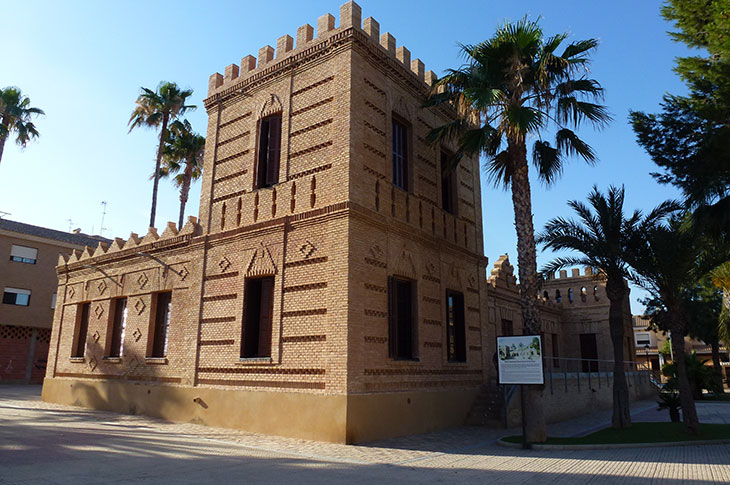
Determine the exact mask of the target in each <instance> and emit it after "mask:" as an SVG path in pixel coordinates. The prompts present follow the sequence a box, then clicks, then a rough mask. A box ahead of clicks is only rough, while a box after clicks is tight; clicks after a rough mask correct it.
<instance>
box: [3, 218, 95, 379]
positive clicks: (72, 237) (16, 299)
mask: <svg viewBox="0 0 730 485" xmlns="http://www.w3.org/2000/svg"><path fill="white" fill-rule="evenodd" d="M99 241H105V239H103V238H97V237H93V236H87V235H85V234H78V233H67V232H62V231H56V230H53V229H47V228H45V227H39V226H33V225H30V224H24V223H21V222H15V221H10V220H7V219H0V291H2V302H0V383H29V382H32V383H40V382H42V380H43V376H44V375H45V372H46V358H47V356H48V342H49V340H50V337H51V324H52V323H53V309H54V308H55V307H56V290H57V288H58V279H57V277H56V264H57V261H58V256H59V255H64V256H69V255H70V254H71V251H73V250H74V249H77V250H80V249H83V248H84V246H85V245H88V244H96V243H98V242H99Z"/></svg>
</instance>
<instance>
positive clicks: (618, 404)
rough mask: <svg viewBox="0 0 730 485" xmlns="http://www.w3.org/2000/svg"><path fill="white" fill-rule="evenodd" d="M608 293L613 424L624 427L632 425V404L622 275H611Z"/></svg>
mask: <svg viewBox="0 0 730 485" xmlns="http://www.w3.org/2000/svg"><path fill="white" fill-rule="evenodd" d="M606 293H607V295H608V300H609V302H610V306H609V309H608V326H609V328H610V331H611V342H612V343H613V417H612V418H611V425H612V426H613V427H614V428H617V429H622V428H629V427H631V406H630V402H629V386H628V383H627V382H626V373H625V372H624V299H625V297H626V286H625V285H624V281H623V278H622V277H620V276H619V277H618V279H617V277H616V276H609V278H608V281H606Z"/></svg>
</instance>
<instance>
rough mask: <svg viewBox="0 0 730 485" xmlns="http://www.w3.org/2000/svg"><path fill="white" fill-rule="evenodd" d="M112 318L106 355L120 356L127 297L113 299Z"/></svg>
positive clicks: (125, 324)
mask: <svg viewBox="0 0 730 485" xmlns="http://www.w3.org/2000/svg"><path fill="white" fill-rule="evenodd" d="M113 315H114V317H113V318H114V319H113V320H112V328H111V338H110V340H109V351H108V352H107V356H108V357H121V356H122V346H123V344H124V329H125V327H126V326H127V299H126V298H118V299H116V300H114V314H113Z"/></svg>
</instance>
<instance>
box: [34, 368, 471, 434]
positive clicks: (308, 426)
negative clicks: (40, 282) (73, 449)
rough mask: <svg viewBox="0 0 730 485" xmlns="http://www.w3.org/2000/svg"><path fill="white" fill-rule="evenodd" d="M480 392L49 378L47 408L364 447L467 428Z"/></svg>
mask: <svg viewBox="0 0 730 485" xmlns="http://www.w3.org/2000/svg"><path fill="white" fill-rule="evenodd" d="M476 394H477V391H476V390H448V391H434V392H397V393H376V394H354V395H349V396H345V395H324V394H307V393H295V392H261V391H236V390H230V389H214V388H200V387H199V388H191V387H182V386H169V385H157V384H147V383H141V382H140V383H132V382H119V381H92V380H83V379H68V378H46V379H45V381H44V384H43V394H42V398H43V400H44V401H46V402H53V403H58V404H67V405H72V406H81V407H87V408H93V409H100V410H104V411H113V412H117V413H124V414H144V415H147V416H154V417H159V418H163V419H168V420H170V421H177V422H192V423H197V424H203V425H207V426H217V427H223V428H234V429H241V430H245V431H250V432H254V433H263V434H272V435H278V436H286V437H291V438H302V439H311V440H317V441H328V442H332V443H361V442H365V441H371V440H375V439H380V438H388V437H393V436H402V435H407V434H415V433H424V432H428V431H433V430H437V429H443V428H447V427H450V426H459V425H462V424H463V423H464V420H465V419H466V415H467V413H468V412H469V409H470V408H471V405H472V403H473V402H474V398H475V397H476Z"/></svg>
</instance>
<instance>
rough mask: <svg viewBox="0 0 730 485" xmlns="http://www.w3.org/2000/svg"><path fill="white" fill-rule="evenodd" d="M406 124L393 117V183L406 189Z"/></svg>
mask: <svg viewBox="0 0 730 485" xmlns="http://www.w3.org/2000/svg"><path fill="white" fill-rule="evenodd" d="M408 183H409V180H408V126H407V125H406V124H405V123H404V122H403V121H401V120H400V119H398V118H396V117H395V116H394V117H393V185H395V186H396V187H400V188H401V189H403V190H408Z"/></svg>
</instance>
